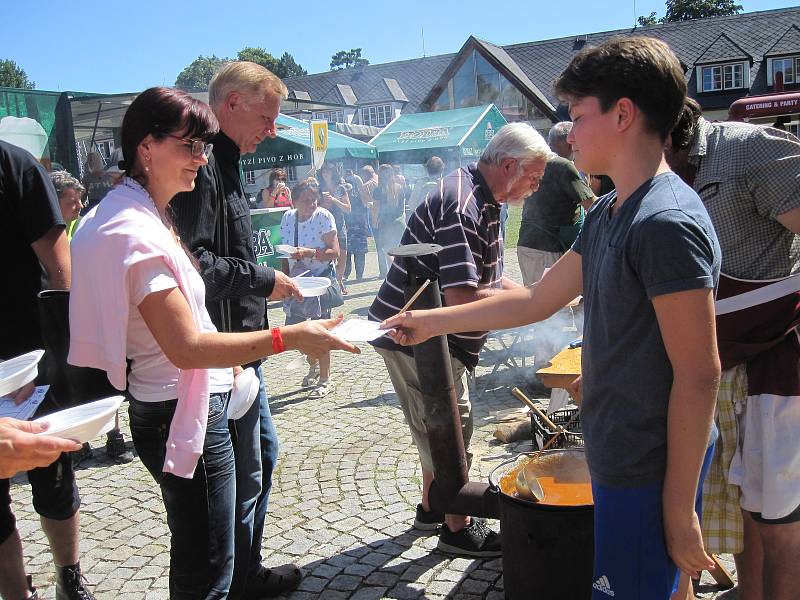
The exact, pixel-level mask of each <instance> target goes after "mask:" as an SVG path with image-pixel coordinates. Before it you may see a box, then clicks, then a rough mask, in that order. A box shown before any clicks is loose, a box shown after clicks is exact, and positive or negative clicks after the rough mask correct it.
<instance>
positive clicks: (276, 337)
mask: <svg viewBox="0 0 800 600" xmlns="http://www.w3.org/2000/svg"><path fill="white" fill-rule="evenodd" d="M270 333H272V353H273V354H280V353H281V352H283V351H284V347H283V336H282V335H281V328H280V327H273V328H272V329H270Z"/></svg>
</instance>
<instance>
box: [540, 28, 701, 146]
mask: <svg viewBox="0 0 800 600" xmlns="http://www.w3.org/2000/svg"><path fill="white" fill-rule="evenodd" d="M553 89H554V90H555V93H556V95H557V96H558V97H560V98H564V99H570V98H576V99H579V98H586V97H589V96H594V97H595V98H597V99H598V100H599V102H600V108H601V110H602V111H603V112H606V111H608V110H609V109H610V108H611V105H612V104H614V102H616V101H617V100H619V99H620V98H629V99H630V100H631V101H632V102H633V103H634V104H636V106H637V107H638V108H639V110H641V111H642V113H643V114H644V118H645V123H646V125H647V128H648V129H649V130H650V131H652V132H653V133H657V134H658V135H659V136H661V139H662V140H666V139H667V135H669V132H670V131H672V128H673V127H674V125H675V122H676V121H677V120H678V115H679V114H680V111H681V108H682V107H683V99H684V98H685V97H686V79H685V78H684V75H683V69H681V64H680V61H679V60H678V58H677V57H676V56H675V54H674V53H673V52H672V50H670V48H669V46H667V44H665V43H664V42H662V41H661V40H657V39H655V38H648V37H632V38H614V39H611V40H609V41H607V42H605V43H604V44H602V45H600V46H598V47H596V48H586V49H584V50H582V51H581V52H580V53H578V54H577V55H576V56H575V57H574V58H573V59H572V62H571V63H570V64H569V66H568V67H567V68H566V69H565V70H564V72H563V73H561V75H560V76H559V77H558V79H556V81H555V84H554V85H553Z"/></svg>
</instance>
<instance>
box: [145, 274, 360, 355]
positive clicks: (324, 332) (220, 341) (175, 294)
mask: <svg viewBox="0 0 800 600" xmlns="http://www.w3.org/2000/svg"><path fill="white" fill-rule="evenodd" d="M139 312H141V314H142V317H143V318H144V321H145V323H146V324H147V328H148V329H149V330H150V332H151V333H152V334H153V337H154V338H155V339H156V342H158V345H159V346H160V348H161V350H162V351H163V352H164V354H165V355H166V356H167V358H168V359H169V360H170V362H171V363H172V364H173V365H175V366H176V367H178V368H179V369H212V368H225V367H233V366H236V365H243V364H247V363H250V362H254V361H256V360H259V359H261V358H263V357H264V356H269V355H271V354H274V352H273V350H272V331H271V330H265V331H252V332H243V333H201V332H199V331H198V330H197V326H196V325H195V323H194V319H193V318H192V311H191V309H190V308H189V304H188V303H187V302H186V298H185V297H184V296H183V293H182V292H181V291H180V289H179V288H171V289H168V290H164V291H160V292H153V293H151V294H148V295H147V296H146V297H145V299H144V300H142V302H141V303H140V304H139ZM341 320H342V318H341V317H339V318H338V319H323V320H318V321H306V322H305V323H300V324H299V325H287V326H285V327H281V328H280V330H281V335H282V337H283V342H284V348H285V349H286V350H300V351H301V352H303V353H304V354H307V355H309V356H312V357H313V356H319V355H320V354H322V353H324V352H327V351H328V350H347V351H348V352H353V353H355V354H358V353H359V350H358V348H356V347H355V346H353V345H352V344H349V343H347V342H345V341H344V340H342V339H341V338H338V337H336V336H334V335H333V334H331V333H330V331H329V330H330V329H331V328H333V327H335V326H336V325H337V324H338V323H339V322H341ZM317 323H318V324H319V326H315V325H314V324H317Z"/></svg>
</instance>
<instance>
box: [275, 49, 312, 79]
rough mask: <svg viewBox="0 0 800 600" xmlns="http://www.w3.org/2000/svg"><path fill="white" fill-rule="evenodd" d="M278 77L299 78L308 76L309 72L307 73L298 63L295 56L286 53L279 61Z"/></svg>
mask: <svg viewBox="0 0 800 600" xmlns="http://www.w3.org/2000/svg"><path fill="white" fill-rule="evenodd" d="M278 71H279V72H278V73H276V75H278V77H281V78H282V77H298V76H300V75H308V71H306V70H305V69H304V68H303V67H302V66H300V64H298V62H297V61H296V60H295V59H294V56H292V55H291V54H289V53H288V52H284V53H283V55H282V56H281V58H280V60H278Z"/></svg>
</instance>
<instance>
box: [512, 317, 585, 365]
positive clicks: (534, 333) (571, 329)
mask: <svg viewBox="0 0 800 600" xmlns="http://www.w3.org/2000/svg"><path fill="white" fill-rule="evenodd" d="M582 335H583V307H582V306H578V307H576V308H571V309H570V308H565V309H562V310H560V311H559V312H557V313H556V314H554V315H553V316H552V317H550V318H549V319H547V320H545V321H541V322H539V323H534V324H532V325H528V327H527V328H526V329H525V335H524V336H523V339H524V340H525V354H526V356H533V357H534V359H535V365H536V368H537V369H539V368H542V367H544V366H546V365H547V363H548V362H550V359H551V358H553V356H555V355H556V354H558V353H559V352H561V350H563V349H564V348H565V347H566V346H567V345H568V344H569V343H570V342H572V341H573V340H576V339H577V338H579V337H581V336H582Z"/></svg>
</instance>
